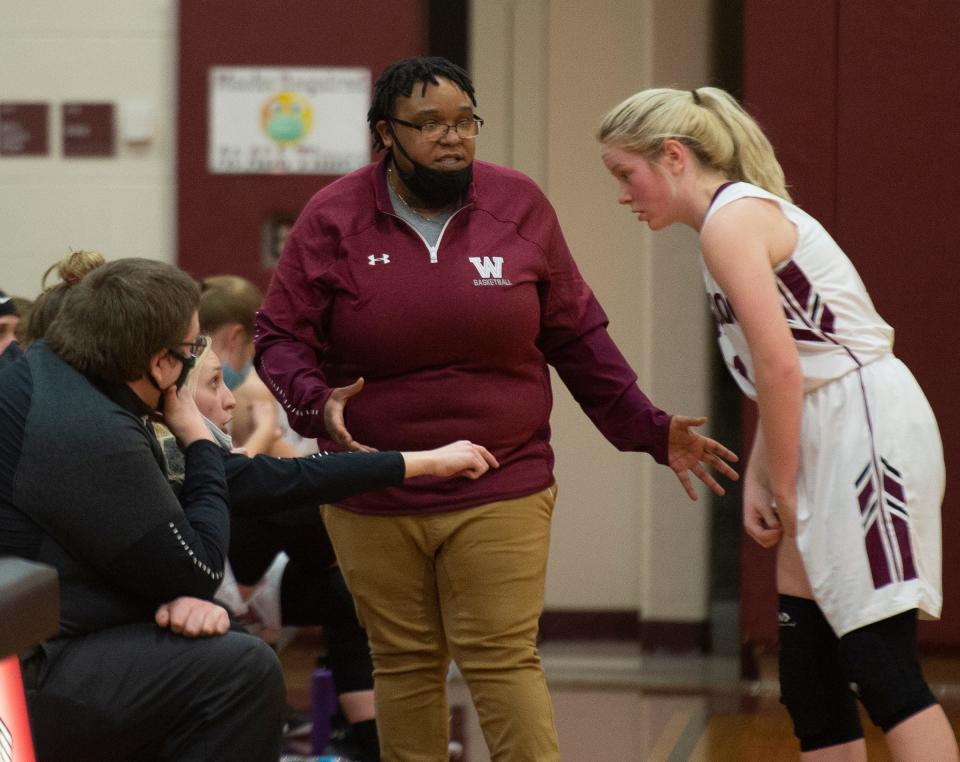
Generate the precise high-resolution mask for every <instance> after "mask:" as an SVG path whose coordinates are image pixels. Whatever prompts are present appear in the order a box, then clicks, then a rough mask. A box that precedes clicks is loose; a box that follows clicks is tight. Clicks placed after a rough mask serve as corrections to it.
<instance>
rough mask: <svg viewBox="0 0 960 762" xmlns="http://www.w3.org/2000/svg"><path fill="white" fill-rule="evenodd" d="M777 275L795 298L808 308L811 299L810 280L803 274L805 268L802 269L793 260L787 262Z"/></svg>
mask: <svg viewBox="0 0 960 762" xmlns="http://www.w3.org/2000/svg"><path fill="white" fill-rule="evenodd" d="M777 277H778V278H779V279H780V281H781V282H782V283H783V285H784V286H786V287H787V289H788V290H789V291H790V293H791V294H793V296H794V298H795V299H796V300H797V301H798V302H799V303H800V304H801V306H803V307H804V308H806V306H807V303H808V301H809V300H810V281H809V280H807V276H806V275H804V274H803V270H801V269H800V265H798V264H797V263H796V262H794V261H793V260H790V261H789V262H787V264H786V265H785V266H784V267H783V268H782V269H781V270H780V271H779V272H778V273H777Z"/></svg>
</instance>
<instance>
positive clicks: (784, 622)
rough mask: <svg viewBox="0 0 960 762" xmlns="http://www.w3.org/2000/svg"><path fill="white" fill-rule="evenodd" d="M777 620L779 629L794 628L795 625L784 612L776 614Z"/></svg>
mask: <svg viewBox="0 0 960 762" xmlns="http://www.w3.org/2000/svg"><path fill="white" fill-rule="evenodd" d="M777 620H778V621H779V623H780V626H781V627H796V626H797V623H796V622H795V621H793V619H792V618H791V617H790V615H789V614H788V613H787V612H786V611H781V612H780V613H778V614H777Z"/></svg>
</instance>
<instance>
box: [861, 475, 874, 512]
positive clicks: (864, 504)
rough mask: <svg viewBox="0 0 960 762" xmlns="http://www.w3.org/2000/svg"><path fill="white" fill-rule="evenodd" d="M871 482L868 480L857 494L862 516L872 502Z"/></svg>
mask: <svg viewBox="0 0 960 762" xmlns="http://www.w3.org/2000/svg"><path fill="white" fill-rule="evenodd" d="M872 498H873V482H870V481H868V482H867V483H866V484H865V485H863V488H862V489H861V490H860V494H858V495H857V499H858V500H859V501H860V515H861V516H862V515H863V514H864V513H866V512H867V511H868V510H869V509H870V506H871V505H872V504H873V502H872Z"/></svg>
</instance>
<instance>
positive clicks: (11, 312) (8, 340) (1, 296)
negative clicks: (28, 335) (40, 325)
mask: <svg viewBox="0 0 960 762" xmlns="http://www.w3.org/2000/svg"><path fill="white" fill-rule="evenodd" d="M19 322H20V315H19V313H18V311H17V304H16V302H15V301H14V299H13V297H12V296H7V295H6V294H5V293H4V292H3V291H0V370H2V369H3V368H5V367H6V366H7V365H9V364H10V363H12V362H13V361H14V360H17V359H19V358H20V356H21V355H22V354H23V352H22V351H21V350H20V345H19V344H18V343H17V341H16V336H15V333H16V329H17V324H18V323H19Z"/></svg>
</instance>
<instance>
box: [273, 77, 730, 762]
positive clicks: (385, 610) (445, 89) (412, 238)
mask: <svg viewBox="0 0 960 762" xmlns="http://www.w3.org/2000/svg"><path fill="white" fill-rule="evenodd" d="M476 105H477V103H476V97H475V94H474V87H473V84H472V82H471V81H470V78H469V76H468V74H467V73H466V72H465V71H464V70H463V69H461V68H460V67H458V66H456V65H454V64H452V63H450V62H449V61H447V60H445V59H442V58H410V59H405V60H402V61H399V62H397V63H394V64H392V65H391V66H389V67H387V68H386V69H385V70H384V72H383V73H382V74H381V76H380V77H379V79H378V81H377V82H376V85H375V87H374V94H373V102H372V105H371V107H370V110H369V112H368V115H367V120H368V125H369V129H370V131H371V134H372V136H373V145H374V148H375V149H382V150H383V151H384V156H383V158H382V159H381V160H380V161H378V162H376V163H374V164H371V165H369V166H367V167H364V168H361V169H359V170H357V171H355V172H353V173H351V174H349V175H347V176H346V177H343V178H341V179H339V180H337V181H336V182H334V183H332V184H330V185H328V186H327V187H325V188H323V189H322V190H320V191H319V192H318V193H317V194H316V195H315V196H314V197H313V198H312V199H311V200H310V201H309V202H308V204H307V206H306V207H305V208H304V210H303V211H302V212H301V214H300V216H299V218H298V220H297V221H296V223H295V225H294V227H293V229H292V230H291V232H290V235H289V237H288V239H287V242H286V245H285V247H284V250H283V253H282V255H281V257H280V260H279V262H278V265H277V268H276V271H275V272H274V275H273V279H272V282H271V284H270V288H269V290H268V293H267V295H266V299H265V301H264V304H263V307H262V308H261V311H260V312H259V313H258V317H257V329H256V337H255V341H256V344H257V353H256V357H255V366H256V368H257V370H258V373H259V374H260V376H261V377H262V378H263V380H264V382H265V383H266V384H267V386H268V387H269V388H270V389H271V390H272V391H273V392H274V394H275V395H276V397H277V399H278V400H279V401H280V402H281V404H282V405H283V407H284V409H285V410H286V412H287V416H288V419H289V421H290V425H291V427H292V428H293V429H294V430H295V431H297V432H298V433H300V434H301V435H303V436H310V437H316V438H317V439H318V443H319V446H320V449H322V450H328V449H341V450H371V449H377V450H397V449H399V450H407V449H424V448H431V447H435V446H437V445H439V444H442V443H443V442H447V441H451V440H452V439H461V438H467V439H470V440H472V441H477V442H483V443H484V445H485V446H486V447H487V448H488V449H489V450H490V451H491V452H492V453H493V455H494V457H496V459H497V460H498V461H499V463H500V468H499V469H497V470H496V471H494V470H491V471H489V472H488V473H487V474H485V475H484V476H482V477H481V478H479V479H476V480H473V481H468V480H466V479H459V480H452V481H449V482H444V483H441V482H440V481H439V480H437V479H434V478H421V479H415V480H411V481H410V482H407V483H406V484H404V485H402V486H396V487H389V488H386V489H382V490H378V491H375V492H369V493H366V494H364V495H362V496H358V497H354V498H349V499H345V500H341V501H338V502H336V504H335V505H326V506H324V508H323V516H324V520H325V522H326V526H327V530H328V532H329V534H330V537H331V539H332V541H333V545H334V548H335V550H336V553H337V558H338V560H339V562H340V566H341V570H342V573H343V576H344V578H345V579H346V582H347V586H348V587H349V588H350V591H351V592H352V594H353V596H354V598H355V600H356V602H357V608H358V612H359V617H360V620H361V623H362V624H363V625H364V626H365V628H366V630H367V635H368V638H369V641H370V647H371V652H372V657H373V663H374V669H375V671H374V678H375V680H374V690H375V693H376V704H377V716H378V720H377V722H378V729H379V733H380V744H381V751H382V755H383V758H384V759H386V760H412V759H416V760H420V761H427V760H437V761H439V760H444V762H446V760H447V759H448V747H447V738H448V712H447V697H446V678H447V669H448V666H449V662H450V659H451V657H452V658H453V659H454V660H455V661H456V663H457V665H458V667H459V669H460V672H461V673H462V674H463V676H464V678H465V680H466V682H467V684H468V686H469V688H470V691H471V694H472V697H473V700H474V703H475V705H476V707H477V710H478V714H479V717H480V723H481V726H482V728H483V733H484V737H485V740H486V743H487V746H488V747H489V750H490V754H491V757H492V758H493V759H498V760H505V759H517V760H519V759H536V760H538V761H540V762H546V761H548V760H556V759H558V758H559V752H558V747H557V738H556V730H555V727H554V722H553V713H552V708H551V703H550V697H549V694H548V691H547V686H546V683H545V680H544V676H543V671H542V668H541V665H540V659H539V656H538V653H537V647H536V640H537V627H538V619H539V616H540V613H541V611H542V608H543V594H544V580H545V572H546V564H547V551H548V546H549V536H550V518H551V514H552V511H553V506H554V500H555V498H556V489H557V488H556V485H555V482H554V476H553V453H552V451H551V449H550V429H549V417H550V409H551V403H552V394H551V390H550V379H549V371H548V364H549V365H553V366H554V367H555V368H556V369H557V371H558V372H559V374H560V377H561V378H562V379H563V381H564V383H565V384H566V385H567V387H568V388H569V389H570V391H571V392H572V393H573V395H574V397H575V398H576V399H577V400H578V402H579V403H580V404H581V406H582V407H583V408H584V410H585V411H586V412H587V414H588V415H589V416H590V417H591V419H592V420H593V421H594V423H595V424H596V426H597V427H598V428H599V429H600V431H601V432H602V433H603V434H604V435H605V436H606V437H607V438H608V439H609V440H610V441H611V442H612V443H613V444H614V445H616V446H617V447H619V448H620V449H622V450H628V451H637V452H646V453H649V454H651V455H653V456H654V457H655V458H656V460H657V461H658V462H660V463H663V464H669V465H670V467H671V468H673V469H674V471H675V472H676V473H677V475H678V477H679V478H680V480H681V482H682V483H683V485H684V487H685V488H686V489H687V491H688V493H690V495H691V496H693V495H694V494H695V493H694V492H693V488H692V487H691V485H690V477H689V472H693V473H694V474H695V475H696V476H697V477H699V478H700V479H702V480H703V481H704V482H705V483H707V484H708V485H709V486H710V487H711V489H713V490H715V491H718V492H720V493H722V491H723V490H722V488H721V487H720V486H719V485H718V484H717V482H716V481H715V480H714V478H713V477H712V476H711V475H710V473H709V472H708V471H707V469H706V466H709V467H711V468H714V469H717V470H718V471H719V472H720V473H722V474H725V475H727V476H731V477H733V476H735V473H734V472H733V470H732V469H731V468H730V467H729V466H728V465H727V464H726V462H725V459H735V456H734V455H733V453H731V452H730V451H729V450H727V449H726V448H725V447H723V446H722V445H720V444H719V443H717V442H715V441H713V440H712V439H708V438H706V437H703V436H701V435H699V434H697V433H696V432H695V431H694V430H693V427H695V426H698V425H700V424H702V423H703V422H704V419H702V418H688V417H684V416H670V415H669V414H667V413H665V412H664V411H662V410H659V409H658V408H656V407H655V406H654V405H653V404H652V403H651V402H650V401H649V400H648V399H647V397H646V396H645V395H644V394H643V393H642V392H641V391H640V389H639V388H638V387H637V385H636V379H637V377H636V374H635V373H634V372H633V371H632V370H631V368H630V367H629V365H628V364H627V362H626V361H625V360H624V358H623V356H622V355H621V353H620V351H619V350H618V349H617V347H616V346H615V345H614V343H613V341H612V340H611V338H610V336H609V335H608V333H607V328H606V326H607V318H606V316H605V315H604V313H603V310H602V309H601V307H600V305H599V304H598V303H597V300H596V299H595V298H594V296H593V294H592V292H591V290H590V288H589V287H588V286H587V284H586V283H585V282H584V281H583V279H582V278H581V276H580V274H579V272H578V270H577V267H576V265H575V264H574V261H573V259H572V257H571V255H570V252H569V250H568V249H567V246H566V243H565V242H564V239H563V234H562V232H561V230H560V226H559V223H558V221H557V216H556V213H555V212H554V210H553V208H552V207H551V205H550V203H549V202H548V201H547V199H546V198H545V197H544V195H543V193H542V192H541V191H540V190H539V189H538V188H537V186H536V185H535V184H534V183H533V182H532V181H531V180H530V179H529V178H527V177H526V176H524V175H523V174H521V173H520V172H517V171H515V170H512V169H508V168H506V167H500V166H496V165H493V164H490V163H487V162H482V161H475V160H474V154H475V150H476V142H477V139H478V137H479V134H480V130H481V127H482V126H483V119H482V118H481V117H480V116H479V115H478V114H477V112H476ZM348 401H349V402H348Z"/></svg>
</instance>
